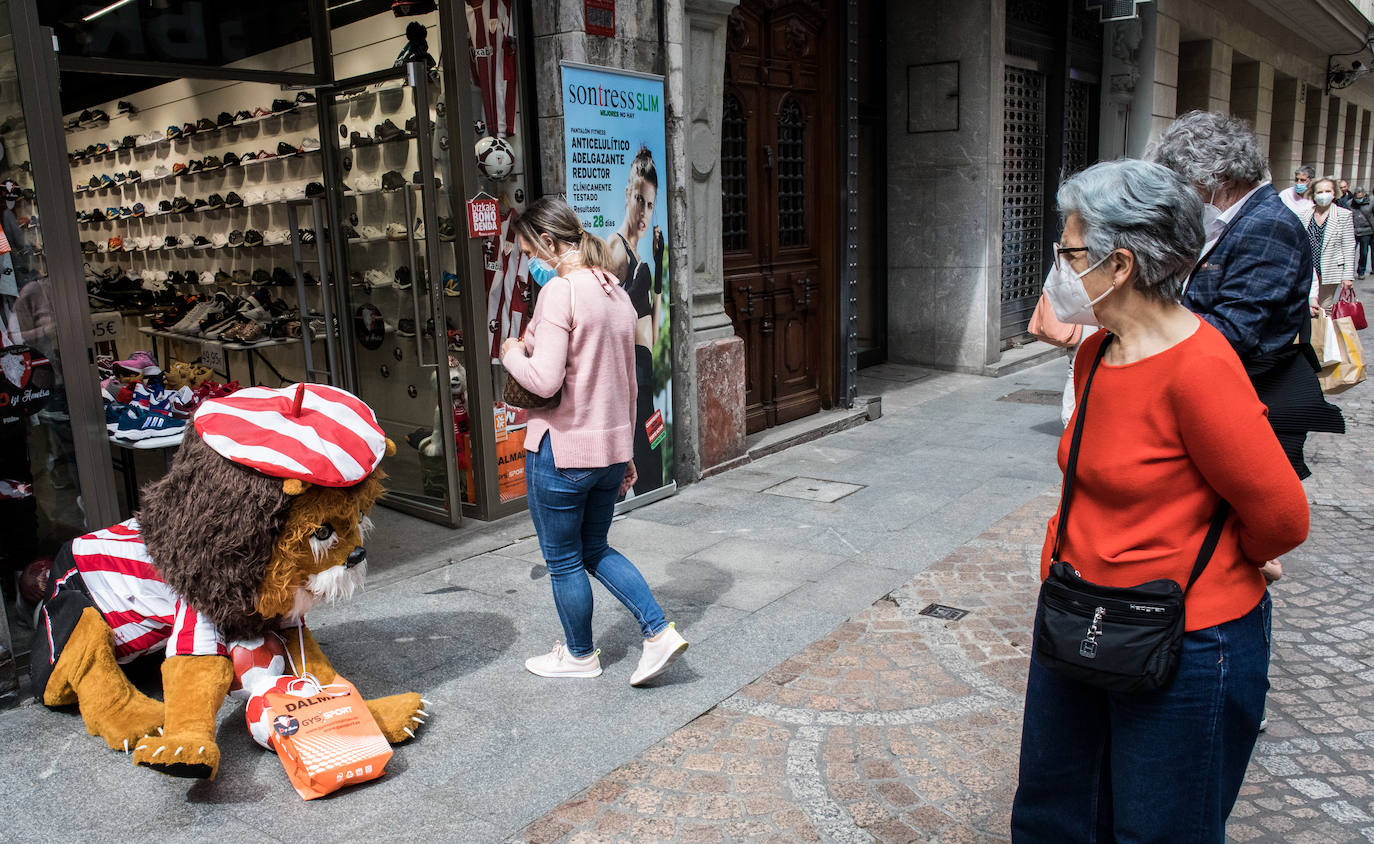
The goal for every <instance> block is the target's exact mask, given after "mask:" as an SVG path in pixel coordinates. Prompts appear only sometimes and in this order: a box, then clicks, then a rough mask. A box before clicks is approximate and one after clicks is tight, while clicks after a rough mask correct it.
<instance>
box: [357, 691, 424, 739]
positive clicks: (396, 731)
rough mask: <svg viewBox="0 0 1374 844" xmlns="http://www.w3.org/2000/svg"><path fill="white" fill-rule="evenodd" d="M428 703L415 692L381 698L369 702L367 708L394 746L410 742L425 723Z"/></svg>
mask: <svg viewBox="0 0 1374 844" xmlns="http://www.w3.org/2000/svg"><path fill="white" fill-rule="evenodd" d="M427 705H428V701H426V700H425V699H424V698H422V697H420V696H419V695H418V694H416V693H415V692H405V693H403V694H399V695H391V696H390V697H379V698H377V699H375V700H369V701H368V702H367V708H368V710H369V711H370V712H371V713H372V718H373V720H375V721H376V722H377V726H378V727H381V728H382V735H384V736H386V740H387V741H389V742H391V743H392V744H400V743H401V742H405V741H410V740H411V739H413V738H415V733H416V731H418V730H419V729H420V727H421V726H422V725H423V724H424V723H425V719H426V718H428V717H429V713H428V712H426V711H425V706H427Z"/></svg>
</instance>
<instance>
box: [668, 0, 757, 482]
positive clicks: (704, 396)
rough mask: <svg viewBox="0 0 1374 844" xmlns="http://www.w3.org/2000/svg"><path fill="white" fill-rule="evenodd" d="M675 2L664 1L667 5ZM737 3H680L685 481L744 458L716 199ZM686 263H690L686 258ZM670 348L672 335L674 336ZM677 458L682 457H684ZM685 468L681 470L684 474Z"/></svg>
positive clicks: (739, 347)
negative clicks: (689, 375)
mask: <svg viewBox="0 0 1374 844" xmlns="http://www.w3.org/2000/svg"><path fill="white" fill-rule="evenodd" d="M678 2H681V0H669V6H670V7H672V6H675V5H677V4H678ZM738 5H739V0H685V3H683V5H682V7H681V8H682V9H683V11H684V12H685V15H681V16H674V15H672V14H669V16H668V20H669V22H670V25H671V22H672V21H673V20H674V19H675V18H676V19H679V20H681V19H685V26H684V27H683V30H682V32H683V35H684V40H683V42H682V48H683V55H686V56H691V57H692V60H691V61H690V62H688V63H686V64H685V66H683V67H682V69H681V71H680V72H679V74H678V76H679V78H680V79H681V80H682V82H683V83H684V85H685V89H686V90H685V92H684V93H685V99H686V112H685V114H686V116H687V125H686V127H685V133H684V134H685V137H686V139H687V148H686V150H685V155H684V159H685V164H686V165H687V166H689V167H690V169H691V178H690V180H685V181H684V182H680V183H679V184H680V185H685V186H686V190H685V192H684V193H683V195H682V196H681V201H682V203H683V205H684V207H683V209H682V211H683V212H684V213H679V214H678V216H677V219H678V220H686V221H689V225H690V226H691V230H690V232H689V233H688V236H687V238H686V239H677V240H676V241H675V242H676V243H680V244H682V243H685V244H687V250H686V254H684V255H683V258H682V260H680V261H678V260H676V259H677V256H674V258H675V262H674V265H675V266H683V267H686V268H687V272H686V275H687V283H688V284H689V285H690V288H689V289H690V290H691V293H692V302H691V313H692V323H691V338H690V343H691V344H690V346H689V345H687V344H685V343H684V344H683V348H690V349H692V350H693V361H692V363H693V365H694V366H695V368H696V378H695V379H694V380H693V381H692V382H690V383H693V384H694V385H695V388H696V404H695V407H694V408H691V409H690V412H693V413H695V416H696V423H697V432H698V433H697V438H696V444H697V452H696V455H695V457H696V461H697V462H696V465H695V467H694V468H695V470H696V471H695V472H694V473H693V474H700V473H701V472H702V471H709V470H710V469H711V468H712V467H714V466H720V465H722V464H726V463H729V462H730V461H732V460H735V459H737V458H739V457H742V456H743V455H744V451H745V444H744V431H745V428H744V388H745V381H744V378H745V375H744V340H743V339H742V338H740V337H739V336H738V335H736V334H735V329H734V326H733V324H732V323H731V321H730V316H729V315H728V314H727V313H726V312H725V272H724V267H723V265H722V254H723V245H722V241H721V224H720V221H721V199H720V190H721V187H720V133H721V116H722V115H721V103H722V102H723V101H724V98H725V28H726V24H727V22H728V21H729V17H730V13H731V12H732V11H734V9H735V7H736V6H738ZM674 199H675V201H677V200H678V199H679V198H678V197H677V196H675V197H674ZM688 256H690V257H688ZM673 339H674V341H675V342H676V341H677V336H676V335H675V336H674V338H673ZM684 456H685V455H684ZM685 470H686V467H684V473H685Z"/></svg>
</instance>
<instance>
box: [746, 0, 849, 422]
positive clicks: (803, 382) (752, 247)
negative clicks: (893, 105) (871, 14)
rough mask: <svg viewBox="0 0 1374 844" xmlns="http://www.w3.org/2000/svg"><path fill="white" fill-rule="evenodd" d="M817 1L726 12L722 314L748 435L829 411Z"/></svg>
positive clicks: (829, 235) (832, 199) (765, 3)
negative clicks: (737, 362) (736, 364)
mask: <svg viewBox="0 0 1374 844" xmlns="http://www.w3.org/2000/svg"><path fill="white" fill-rule="evenodd" d="M830 5H832V4H829V3H826V2H820V1H819V0H744V2H742V3H741V4H740V5H739V7H738V8H737V9H736V10H735V11H734V12H733V13H732V14H731V17H730V24H729V29H728V34H727V44H728V49H727V51H726V61H725V99H724V105H723V108H724V119H723V123H722V145H721V188H722V207H721V217H722V220H721V222H722V228H723V242H724V249H725V253H724V269H725V310H726V312H727V313H728V314H729V315H730V318H731V320H732V321H733V322H734V326H735V332H736V333H737V334H738V335H739V336H740V337H742V338H743V339H744V342H745V350H746V363H745V370H746V373H745V377H746V385H747V386H746V395H745V420H746V428H747V430H748V432H749V433H754V432H756V431H758V430H761V429H763V428H767V427H771V426H773V425H779V424H782V423H784V422H790V421H792V420H794V419H798V418H801V417H803V416H807V415H809V414H812V413H815V412H816V411H817V410H819V409H820V408H821V407H822V406H829V405H830V404H831V403H832V402H833V399H834V389H835V387H834V385H835V376H836V369H837V367H838V354H837V352H836V349H837V345H836V344H837V339H838V338H837V336H836V335H837V330H836V319H835V316H834V314H835V313H836V295H837V284H836V279H837V277H838V273H837V272H836V271H835V267H836V258H837V255H838V254H839V253H838V249H837V244H838V243H839V242H840V240H841V238H840V233H839V231H838V230H837V221H838V219H839V216H838V215H839V210H840V209H841V208H843V207H844V202H845V195H844V194H843V192H842V190H841V189H840V184H841V183H840V180H839V172H838V166H837V165H838V163H839V161H838V159H839V152H840V147H839V146H838V137H839V135H838V129H839V125H838V118H839V117H840V115H841V110H840V109H838V108H837V107H836V103H835V84H834V81H835V80H834V79H832V75H833V73H834V71H835V68H836V62H835V59H834V58H833V56H834V54H835V52H837V51H835V50H834V45H832V44H831V43H830V42H831V41H833V40H835V39H834V38H833V34H835V33H838V32H842V31H843V29H842V27H840V26H839V25H838V23H832V21H836V20H837V19H836V18H834V17H833V16H832V15H831V14H830V13H829V11H830V9H829V6H830Z"/></svg>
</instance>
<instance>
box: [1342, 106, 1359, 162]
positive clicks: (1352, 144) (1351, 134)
mask: <svg viewBox="0 0 1374 844" xmlns="http://www.w3.org/2000/svg"><path fill="white" fill-rule="evenodd" d="M1341 125H1342V126H1344V127H1345V137H1344V139H1343V142H1342V143H1341V155H1342V165H1341V166H1342V167H1343V168H1344V169H1338V170H1337V171H1336V173H1337V174H1338V175H1339V176H1340V177H1341V178H1343V179H1345V180H1347V181H1353V180H1354V179H1355V172H1356V170H1357V169H1358V168H1359V166H1360V107H1359V106H1357V105H1355V104H1354V103H1346V107H1345V116H1344V119H1343V121H1342V124H1341Z"/></svg>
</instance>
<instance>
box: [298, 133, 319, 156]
mask: <svg viewBox="0 0 1374 844" xmlns="http://www.w3.org/2000/svg"><path fill="white" fill-rule="evenodd" d="M319 149H320V139H319V138H316V137H314V136H306V137H305V138H303V139H301V152H318V151H319Z"/></svg>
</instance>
